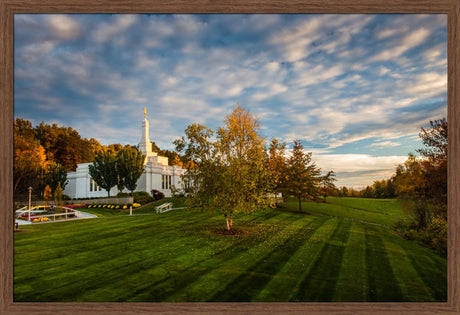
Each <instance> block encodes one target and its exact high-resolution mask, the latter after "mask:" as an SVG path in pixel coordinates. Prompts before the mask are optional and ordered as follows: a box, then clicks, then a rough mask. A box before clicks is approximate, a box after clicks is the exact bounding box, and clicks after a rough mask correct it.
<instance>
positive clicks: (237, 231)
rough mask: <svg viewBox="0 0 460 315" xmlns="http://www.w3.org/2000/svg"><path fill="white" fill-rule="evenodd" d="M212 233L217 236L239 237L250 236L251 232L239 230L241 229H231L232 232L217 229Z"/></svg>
mask: <svg viewBox="0 0 460 315" xmlns="http://www.w3.org/2000/svg"><path fill="white" fill-rule="evenodd" d="M212 233H213V234H217V235H234V236H238V235H246V234H249V231H245V230H239V229H231V230H227V229H216V230H214V231H212Z"/></svg>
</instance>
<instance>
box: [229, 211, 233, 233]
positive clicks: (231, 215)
mask: <svg viewBox="0 0 460 315" xmlns="http://www.w3.org/2000/svg"><path fill="white" fill-rule="evenodd" d="M231 229H233V212H230V230H231Z"/></svg>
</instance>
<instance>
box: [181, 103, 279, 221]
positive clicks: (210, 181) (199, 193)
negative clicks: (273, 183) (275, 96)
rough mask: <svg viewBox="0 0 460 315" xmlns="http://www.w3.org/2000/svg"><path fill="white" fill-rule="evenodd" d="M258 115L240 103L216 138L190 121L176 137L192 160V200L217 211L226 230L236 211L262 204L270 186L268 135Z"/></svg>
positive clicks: (211, 210)
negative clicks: (178, 137) (261, 134)
mask: <svg viewBox="0 0 460 315" xmlns="http://www.w3.org/2000/svg"><path fill="white" fill-rule="evenodd" d="M259 129H260V125H259V122H258V120H257V119H256V118H255V117H254V116H253V115H252V114H251V113H250V112H249V111H248V110H245V109H243V108H241V107H240V106H236V108H235V109H234V110H233V112H232V113H231V114H230V115H227V116H226V117H225V120H224V127H221V128H218V130H217V137H216V138H217V139H216V140H215V141H213V140H212V137H213V135H214V132H213V131H212V130H211V129H209V128H208V127H206V126H202V125H199V124H193V125H190V126H189V127H188V128H187V129H186V130H185V134H186V135H185V137H182V139H179V140H176V141H175V145H176V150H177V151H178V152H184V156H185V157H186V158H187V159H189V160H190V161H193V163H192V164H191V167H190V168H189V169H188V172H187V176H188V182H189V183H190V185H191V187H190V189H189V191H188V193H189V195H188V196H189V197H188V203H189V204H190V205H192V206H194V207H198V208H201V209H202V210H204V211H209V212H213V211H219V212H220V213H222V214H223V215H224V217H225V222H226V226H227V230H232V228H233V216H234V215H235V214H238V213H249V212H252V211H256V210H258V209H261V208H264V207H265V206H266V205H267V204H268V198H267V193H268V192H269V190H270V188H269V187H270V185H269V172H268V164H267V158H266V152H265V140H264V139H263V138H262V137H261V136H260V135H259V133H258V132H259Z"/></svg>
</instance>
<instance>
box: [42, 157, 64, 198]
mask: <svg viewBox="0 0 460 315" xmlns="http://www.w3.org/2000/svg"><path fill="white" fill-rule="evenodd" d="M67 183H68V180H67V171H66V170H65V169H64V167H62V165H61V164H59V163H56V162H52V163H50V164H49V165H48V167H47V169H46V173H45V184H46V185H48V186H49V187H50V188H51V191H52V192H54V191H55V190H56V188H57V187H58V184H60V185H61V188H62V189H65V186H67Z"/></svg>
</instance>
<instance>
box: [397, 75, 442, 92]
mask: <svg viewBox="0 0 460 315" xmlns="http://www.w3.org/2000/svg"><path fill="white" fill-rule="evenodd" d="M414 81H415V82H414ZM414 81H413V83H412V84H408V85H407V87H406V92H408V93H411V94H414V95H416V96H418V97H420V96H423V97H429V96H434V95H438V94H440V92H445V91H447V75H445V74H440V73H437V72H430V73H422V74H420V75H418V76H416V77H415V79H414Z"/></svg>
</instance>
